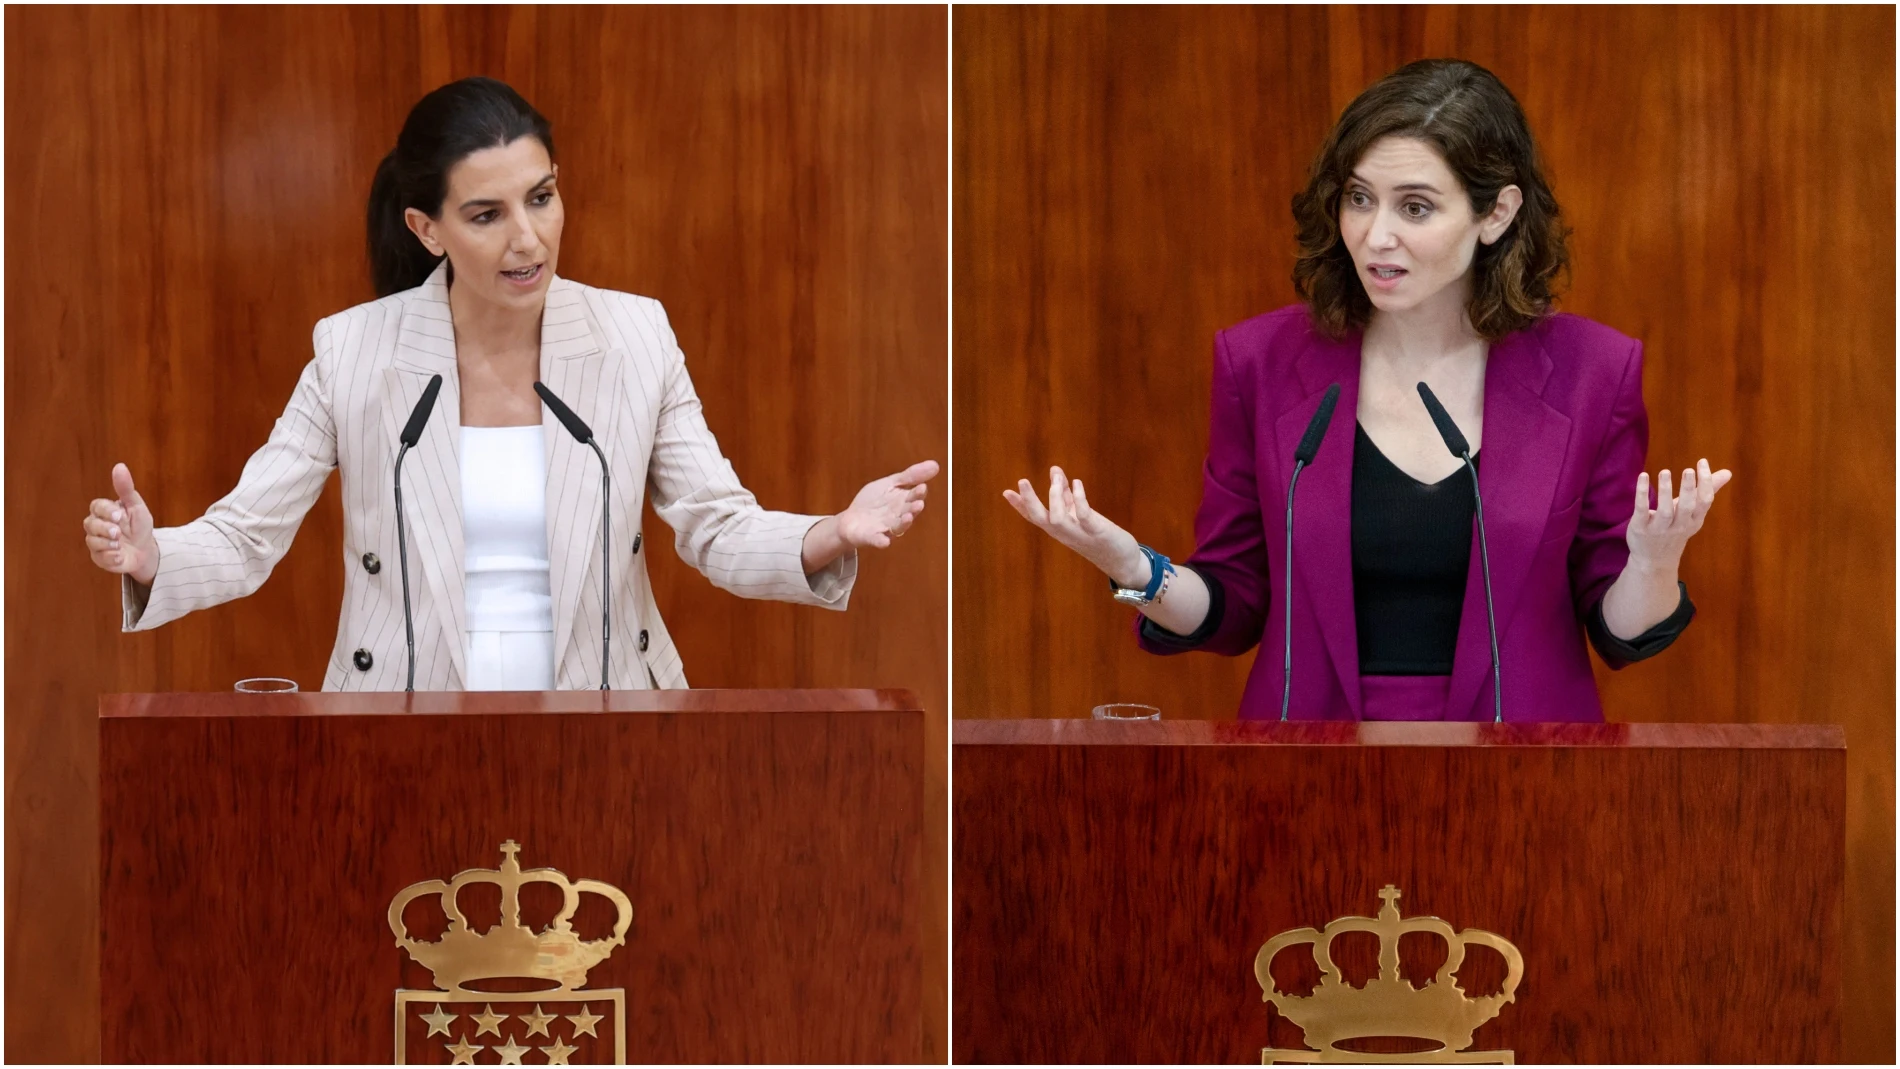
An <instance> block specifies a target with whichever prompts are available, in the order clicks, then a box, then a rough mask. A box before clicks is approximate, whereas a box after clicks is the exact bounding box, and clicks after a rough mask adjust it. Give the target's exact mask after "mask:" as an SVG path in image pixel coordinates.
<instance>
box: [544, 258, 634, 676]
mask: <svg viewBox="0 0 1900 1069" xmlns="http://www.w3.org/2000/svg"><path fill="white" fill-rule="evenodd" d="M598 339H599V331H598V329H597V325H596V324H595V323H594V321H593V316H592V313H591V311H590V310H589V309H588V306H587V301H586V298H585V297H584V296H583V295H582V292H581V290H580V287H578V286H576V285H575V284H574V283H572V282H568V281H567V280H565V279H562V278H560V277H558V276H557V277H556V278H555V279H554V280H553V282H552V283H550V284H549V287H548V300H547V305H546V307H544V308H543V309H542V312H541V381H542V382H543V383H545V384H546V385H547V387H548V389H549V390H551V391H553V393H554V395H555V396H556V397H559V398H560V399H561V400H562V401H563V402H565V403H566V404H567V407H569V408H571V409H573V410H574V414H575V415H577V416H579V417H580V418H581V421H582V422H583V423H586V424H587V427H588V429H589V430H591V431H593V432H594V441H595V442H596V443H598V444H599V445H600V448H601V451H602V452H603V453H605V454H606V456H607V460H608V462H609V463H612V461H613V458H614V448H615V444H616V441H617V439H616V438H615V429H616V422H617V417H618V415H619V411H620V406H619V405H616V404H614V403H613V399H614V398H615V397H618V396H619V392H620V382H619V376H620V366H621V361H619V360H618V359H614V357H615V356H616V355H617V354H614V353H610V352H604V351H602V350H601V348H600V345H599V340H598ZM541 426H542V429H543V430H542V437H543V438H544V439H545V441H546V448H547V463H548V491H547V532H548V586H549V590H550V592H551V594H552V600H553V609H554V663H555V665H556V666H557V667H558V666H559V665H561V664H562V663H563V662H564V661H565V659H566V656H567V648H568V644H569V643H570V642H571V641H572V640H573V635H574V624H575V620H576V618H577V617H578V615H579V613H580V611H581V607H582V605H583V603H584V601H585V600H586V593H587V592H586V589H585V586H586V584H587V583H588V582H589V577H590V574H591V572H592V570H593V569H592V567H591V565H592V564H593V562H594V561H595V560H597V559H598V558H599V556H600V516H601V511H600V510H601V500H600V474H601V473H600V461H599V459H598V458H597V457H595V455H594V451H593V449H592V448H590V447H588V446H586V445H584V444H582V443H580V442H577V441H575V440H574V436H573V435H572V434H569V433H568V430H567V427H566V426H565V425H563V424H562V423H561V421H560V420H558V419H556V418H555V416H554V412H553V411H552V410H551V409H549V408H548V407H547V406H546V405H543V406H542V412H541ZM616 496H617V497H618V498H619V499H621V500H625V490H624V488H623V489H622V490H621V491H620V493H619V494H617V495H616ZM619 556H621V557H623V558H624V557H625V556H626V554H624V553H621V554H619ZM599 581H600V578H599V577H598V576H593V577H592V582H595V583H598V582H599ZM584 663H586V664H589V665H593V664H595V663H596V661H595V660H588V659H584ZM599 682H600V681H599V680H597V679H596V680H593V681H592V685H595V686H598V685H599Z"/></svg>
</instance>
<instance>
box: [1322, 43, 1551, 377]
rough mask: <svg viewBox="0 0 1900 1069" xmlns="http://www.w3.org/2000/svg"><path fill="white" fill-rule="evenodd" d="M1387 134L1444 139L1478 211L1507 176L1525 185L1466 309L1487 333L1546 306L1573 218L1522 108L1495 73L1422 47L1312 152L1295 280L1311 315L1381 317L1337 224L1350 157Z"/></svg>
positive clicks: (1480, 265) (1482, 260)
mask: <svg viewBox="0 0 1900 1069" xmlns="http://www.w3.org/2000/svg"><path fill="white" fill-rule="evenodd" d="M1382 137H1407V138H1414V139H1417V140H1419V141H1423V142H1425V143H1426V144H1428V145H1430V146H1431V147H1432V148H1434V149H1435V150H1437V152H1438V154H1439V156H1441V157H1443V158H1444V160H1445V163H1446V164H1447V165H1448V166H1449V167H1450V168H1451V173H1452V174H1454V175H1456V176H1457V178H1458V181H1459V182H1460V183H1462V184H1463V185H1464V187H1465V195H1466V196H1467V198H1468V199H1469V200H1470V202H1471V210H1472V212H1473V213H1474V214H1476V215H1480V216H1482V215H1485V214H1488V213H1489V212H1490V211H1491V209H1492V208H1493V207H1495V206H1496V205H1497V200H1498V193H1499V191H1500V190H1502V189H1503V188H1504V187H1505V186H1509V185H1515V186H1517V187H1518V189H1519V190H1521V191H1522V192H1523V194H1524V204H1523V207H1521V208H1519V209H1518V212H1517V216H1516V218H1514V219H1513V220H1512V221H1511V225H1510V227H1509V228H1507V229H1506V230H1505V232H1504V234H1503V235H1502V236H1501V237H1499V238H1498V240H1496V241H1494V242H1492V243H1491V244H1489V245H1486V244H1484V243H1482V242H1480V243H1479V244H1478V248H1477V252H1476V253H1475V255H1474V260H1473V268H1474V275H1475V277H1474V278H1473V281H1472V287H1471V300H1470V302H1469V303H1468V304H1467V305H1466V306H1465V311H1466V314H1467V315H1469V316H1470V318H1471V325H1472V327H1473V329H1475V330H1476V331H1477V332H1478V333H1479V334H1480V335H1482V336H1483V337H1484V338H1485V339H1486V340H1488V341H1496V340H1497V339H1499V338H1502V337H1504V336H1505V335H1506V334H1510V333H1512V332H1513V331H1517V330H1522V329H1523V328H1525V327H1528V326H1530V325H1531V324H1533V323H1535V322H1536V321H1537V320H1538V319H1540V318H1542V317H1544V316H1546V315H1549V314H1550V312H1551V310H1552V304H1553V302H1554V300H1555V294H1556V289H1557V286H1556V285H1555V283H1556V280H1557V279H1558V277H1559V276H1560V275H1561V276H1563V277H1564V278H1566V279H1567V278H1568V272H1569V267H1570V254H1569V252H1568V250H1567V249H1566V248H1565V246H1564V239H1565V238H1566V237H1567V236H1568V235H1569V229H1568V228H1567V227H1565V226H1564V224H1563V216H1562V213H1561V212H1559V211H1558V208H1557V198H1556V197H1555V196H1554V195H1552V193H1551V191H1550V184H1549V183H1548V182H1546V181H1545V180H1544V174H1543V170H1542V168H1541V167H1540V166H1539V162H1538V157H1537V146H1536V144H1535V142H1533V141H1532V140H1531V131H1530V125H1529V124H1528V123H1526V122H1525V121H1524V112H1523V109H1521V108H1519V107H1518V104H1517V98H1516V97H1514V96H1512V95H1511V91H1510V90H1509V89H1506V88H1505V87H1504V83H1503V82H1500V81H1498V79H1497V76H1496V75H1494V74H1492V73H1491V72H1490V71H1488V70H1485V69H1484V68H1483V67H1480V66H1478V65H1477V64H1475V63H1467V62H1465V61H1464V60H1459V59H1421V60H1418V61H1417V62H1414V63H1408V64H1406V65H1405V66H1403V67H1400V68H1399V69H1398V70H1396V71H1393V72H1392V73H1391V74H1388V75H1386V76H1385V77H1384V78H1381V79H1379V81H1378V82H1377V83H1375V84H1374V85H1373V86H1372V87H1371V88H1369V89H1367V90H1366V91H1365V92H1363V93H1360V94H1359V97H1358V99H1356V100H1354V101H1353V102H1352V103H1351V104H1350V105H1348V106H1347V107H1346V111H1345V113H1344V114H1342V115H1340V117H1339V122H1337V123H1336V124H1334V126H1333V129H1332V132H1331V133H1330V134H1328V135H1326V142H1325V144H1323V145H1321V146H1320V150H1319V155H1318V156H1316V157H1315V158H1314V160H1313V166H1312V170H1311V172H1310V173H1309V175H1308V178H1307V183H1306V188H1305V189H1304V190H1302V191H1301V192H1299V193H1297V194H1295V195H1294V197H1293V222H1294V227H1295V232H1296V234H1297V235H1298V238H1299V256H1298V259H1297V260H1295V262H1294V264H1293V288H1294V290H1295V291H1296V292H1298V293H1299V295H1300V299H1301V300H1304V301H1305V302H1306V303H1307V306H1308V307H1309V308H1310V309H1311V310H1312V317H1313V322H1314V325H1315V326H1316V327H1318V328H1319V329H1320V330H1321V331H1322V332H1323V333H1325V334H1327V335H1328V336H1330V337H1333V338H1341V337H1344V336H1345V335H1346V334H1347V333H1348V332H1349V331H1352V330H1356V329H1363V328H1364V327H1365V325H1366V322H1367V321H1368V320H1369V319H1371V317H1372V299H1371V298H1370V297H1368V296H1367V295H1366V288H1365V284H1364V283H1363V282H1361V281H1360V279H1359V273H1358V270H1357V269H1356V268H1355V267H1354V265H1353V261H1352V254H1351V253H1350V252H1348V251H1347V249H1346V243H1345V242H1344V241H1343V240H1341V239H1340V236H1339V202H1340V195H1341V193H1342V192H1343V191H1344V189H1345V187H1346V182H1347V180H1348V179H1349V178H1350V177H1351V176H1352V169H1353V167H1354V166H1355V165H1357V164H1358V162H1359V160H1360V159H1361V158H1362V157H1363V156H1364V155H1365V153H1366V150H1367V149H1368V148H1370V147H1371V146H1372V144H1373V142H1375V141H1377V140H1379V139H1380V138H1382Z"/></svg>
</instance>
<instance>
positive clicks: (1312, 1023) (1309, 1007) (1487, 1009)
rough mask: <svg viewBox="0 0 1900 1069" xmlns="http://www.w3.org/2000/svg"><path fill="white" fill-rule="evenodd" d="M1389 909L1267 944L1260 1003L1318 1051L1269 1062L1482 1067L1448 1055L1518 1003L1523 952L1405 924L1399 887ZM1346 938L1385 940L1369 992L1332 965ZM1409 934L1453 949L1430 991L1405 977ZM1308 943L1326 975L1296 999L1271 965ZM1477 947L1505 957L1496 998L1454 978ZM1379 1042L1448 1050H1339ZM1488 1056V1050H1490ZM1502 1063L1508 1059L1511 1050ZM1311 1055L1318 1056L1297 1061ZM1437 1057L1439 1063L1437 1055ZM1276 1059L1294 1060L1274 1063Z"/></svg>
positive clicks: (1429, 920) (1260, 961)
mask: <svg viewBox="0 0 1900 1069" xmlns="http://www.w3.org/2000/svg"><path fill="white" fill-rule="evenodd" d="M1379 897H1380V898H1382V899H1384V900H1385V905H1384V906H1383V907H1382V908H1381V909H1380V910H1379V916H1378V918H1377V919H1374V918H1372V917H1341V918H1339V919H1338V920H1335V921H1333V922H1332V923H1331V924H1328V925H1327V926H1326V927H1325V929H1323V930H1315V929H1312V928H1295V929H1293V930H1292V931H1288V932H1282V933H1280V934H1279V935H1276V936H1274V937H1273V938H1272V939H1269V940H1268V941H1267V944H1266V945H1265V946H1263V947H1261V948H1260V953H1259V955H1258V956H1256V957H1255V958H1254V965H1253V969H1254V976H1255V978H1257V979H1258V980H1259V981H1260V989H1261V992H1262V994H1261V1000H1262V1001H1265V1002H1271V1003H1273V1005H1274V1007H1275V1008H1277V1009H1278V1010H1279V1011H1280V1013H1281V1014H1282V1015H1283V1016H1285V1017H1286V1018H1287V1019H1288V1020H1290V1021H1292V1022H1293V1023H1294V1024H1296V1025H1298V1026H1300V1029H1301V1030H1302V1031H1303V1032H1305V1033H1306V1042H1307V1045H1308V1046H1311V1047H1316V1048H1318V1051H1317V1054H1316V1052H1314V1051H1303V1052H1302V1051H1275V1050H1271V1049H1270V1050H1268V1051H1266V1052H1264V1053H1265V1055H1266V1056H1267V1057H1266V1058H1265V1059H1263V1060H1311V1061H1320V1060H1325V1061H1333V1060H1338V1061H1360V1062H1364V1061H1404V1062H1416V1061H1436V1060H1457V1061H1477V1060H1480V1059H1479V1058H1477V1057H1475V1056H1473V1055H1474V1053H1476V1052H1471V1053H1467V1054H1465V1056H1463V1057H1458V1058H1455V1059H1453V1058H1451V1057H1449V1056H1450V1055H1452V1054H1453V1053H1454V1052H1460V1051H1463V1050H1464V1048H1465V1047H1467V1046H1469V1045H1470V1044H1471V1034H1472V1033H1473V1032H1475V1031H1477V1029H1478V1026H1479V1025H1482V1024H1484V1023H1485V1022H1486V1021H1489V1020H1490V1019H1491V1018H1493V1017H1496V1016H1497V1015H1498V1012H1499V1011H1500V1010H1502V1009H1503V1008H1504V1004H1505V1003H1507V1002H1512V1001H1515V999H1516V997H1517V994H1516V992H1517V985H1518V981H1519V980H1521V979H1523V976H1524V956H1523V955H1522V954H1520V953H1518V950H1517V947H1515V946H1513V945H1512V944H1511V942H1510V941H1509V940H1507V939H1505V938H1504V937H1502V936H1499V935H1493V934H1492V933H1490V932H1486V931H1480V930H1479V929H1476V928H1466V929H1465V930H1464V931H1462V932H1453V931H1452V927H1451V925H1449V924H1447V923H1445V922H1444V921H1442V920H1439V919H1438V918H1437V917H1408V918H1406V919H1404V920H1400V919H1399V907H1398V900H1399V889H1398V888H1397V887H1394V886H1393V885H1391V884H1386V885H1385V888H1384V889H1383V890H1381V891H1380V892H1379ZM1346 932H1371V933H1373V934H1374V935H1377V936H1378V937H1379V975H1378V976H1377V977H1376V978H1374V979H1372V980H1369V981H1367V982H1366V985H1365V986H1364V987H1353V986H1352V985H1351V984H1348V983H1347V982H1346V981H1345V979H1344V978H1343V977H1342V976H1340V973H1339V967H1338V966H1336V965H1334V964H1333V958H1332V943H1333V940H1334V939H1336V938H1338V937H1339V936H1340V935H1342V934H1344V933H1346ZM1411 932H1429V933H1431V934H1433V935H1436V936H1438V937H1439V938H1441V939H1443V940H1444V941H1445V943H1446V949H1447V951H1448V953H1447V955H1446V958H1445V964H1444V965H1443V966H1442V967H1440V968H1439V970H1438V975H1436V976H1435V977H1433V978H1432V979H1431V980H1430V981H1428V982H1427V983H1426V984H1425V986H1424V987H1413V986H1412V984H1411V983H1410V982H1409V981H1406V980H1403V979H1401V978H1400V977H1399V937H1400V936H1402V935H1405V934H1407V933H1411ZM1303 943H1310V944H1312V947H1313V961H1314V963H1315V964H1317V965H1318V966H1319V968H1320V972H1321V973H1322V974H1323V975H1322V976H1321V978H1320V982H1319V985H1318V986H1317V987H1315V988H1314V989H1313V993H1312V994H1311V995H1294V994H1289V993H1287V992H1284V991H1281V990H1279V987H1278V985H1277V984H1275V983H1274V980H1273V975H1272V973H1271V972H1270V971H1269V967H1270V966H1271V965H1272V963H1273V957H1274V955H1276V954H1278V953H1279V952H1280V951H1281V950H1284V949H1285V948H1287V947H1290V946H1299V945H1300V944H1303ZM1473 944H1476V945H1479V946H1488V947H1490V948H1491V949H1493V950H1495V951H1497V952H1498V953H1499V954H1502V955H1503V956H1504V962H1505V967H1506V970H1507V971H1506V975H1505V978H1504V988H1503V990H1502V991H1500V992H1499V993H1498V994H1495V995H1487V996H1484V997H1481V998H1475V999H1474V998H1469V997H1467V996H1466V995H1465V993H1464V991H1463V989H1461V988H1460V987H1459V986H1458V982H1457V980H1456V979H1455V978H1454V977H1453V976H1452V974H1453V973H1455V972H1457V971H1458V967H1459V966H1460V965H1462V964H1464V960H1465V949H1466V948H1467V947H1468V946H1471V945H1473ZM1373 1036H1397V1037H1405V1038H1410V1039H1423V1040H1432V1041H1436V1042H1438V1043H1441V1044H1443V1046H1442V1048H1441V1049H1440V1050H1439V1051H1434V1052H1421V1053H1416V1054H1403V1055H1376V1054H1368V1053H1364V1052H1359V1051H1348V1050H1340V1049H1339V1048H1338V1047H1337V1046H1336V1044H1338V1043H1340V1042H1342V1041H1347V1040H1353V1039H1364V1038H1368V1037H1373ZM1487 1053H1488V1052H1487ZM1496 1053H1498V1054H1502V1055H1503V1058H1502V1059H1487V1060H1502V1061H1506V1062H1508V1061H1510V1060H1511V1056H1510V1052H1508V1051H1500V1052H1496ZM1301 1054H1305V1055H1309V1056H1312V1057H1308V1058H1306V1059H1298V1058H1297V1056H1298V1055H1301ZM1434 1054H1436V1055H1438V1057H1433V1055H1434ZM1274 1055H1286V1056H1291V1057H1289V1058H1286V1059H1275V1058H1274V1057H1273V1056H1274Z"/></svg>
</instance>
